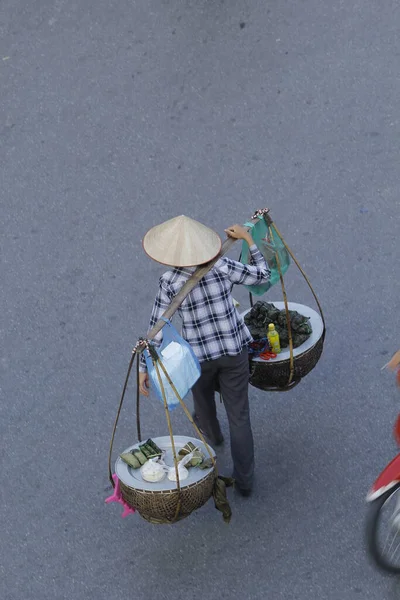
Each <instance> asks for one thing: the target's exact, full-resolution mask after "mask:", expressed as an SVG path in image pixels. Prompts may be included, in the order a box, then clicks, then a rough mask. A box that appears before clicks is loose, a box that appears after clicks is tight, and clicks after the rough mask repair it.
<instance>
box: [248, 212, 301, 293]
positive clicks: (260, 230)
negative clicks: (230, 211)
mask: <svg viewBox="0 0 400 600" xmlns="http://www.w3.org/2000/svg"><path fill="white" fill-rule="evenodd" d="M245 225H251V226H252V230H251V235H252V237H253V240H254V243H255V244H256V246H257V248H258V249H259V251H260V252H261V254H262V255H263V256H264V258H265V260H266V262H267V263H268V266H269V268H270V269H271V277H270V279H269V281H267V283H262V284H261V285H246V286H245V287H246V288H247V289H248V290H249V292H250V293H251V294H254V295H255V296H262V295H263V294H265V292H267V291H268V290H269V289H270V288H271V287H272V286H273V285H275V284H276V283H278V281H279V280H280V277H279V270H278V265H277V261H276V252H277V253H278V257H279V266H280V268H281V271H282V275H284V274H285V273H286V271H287V270H288V268H289V265H290V255H289V252H288V251H287V250H286V248H285V245H284V243H283V242H282V239H281V237H280V236H279V234H278V232H277V231H276V229H275V227H274V224H273V223H271V226H270V228H271V234H270V232H269V229H268V225H267V224H266V222H265V221H264V219H263V218H262V217H261V218H260V219H259V220H258V221H257V223H255V224H254V225H253V224H252V223H245ZM240 261H241V262H242V263H243V264H249V261H250V258H249V246H248V244H247V242H243V244H242V253H241V255H240Z"/></svg>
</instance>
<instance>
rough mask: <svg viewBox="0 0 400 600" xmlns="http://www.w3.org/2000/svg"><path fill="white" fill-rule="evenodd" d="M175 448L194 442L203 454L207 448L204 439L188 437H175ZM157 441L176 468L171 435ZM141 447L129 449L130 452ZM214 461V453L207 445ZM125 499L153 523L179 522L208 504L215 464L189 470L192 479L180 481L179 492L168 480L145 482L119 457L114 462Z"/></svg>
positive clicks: (168, 463) (166, 460)
mask: <svg viewBox="0 0 400 600" xmlns="http://www.w3.org/2000/svg"><path fill="white" fill-rule="evenodd" d="M173 438H174V442H175V445H176V448H177V449H178V448H179V447H183V446H184V445H185V444H186V443H187V442H192V443H193V444H194V445H195V446H196V447H197V448H199V449H200V450H201V451H202V452H203V454H204V455H205V456H206V455H207V449H206V447H205V445H204V444H203V442H202V441H201V440H198V439H196V438H192V437H190V438H189V437H187V436H176V435H174V436H173ZM153 440H154V442H155V443H156V444H157V445H158V446H159V448H161V449H162V450H164V451H165V456H164V460H165V463H166V464H167V465H171V466H172V465H173V464H174V459H173V453H172V448H171V440H170V438H169V436H165V437H158V438H153ZM137 446H138V444H135V445H134V446H131V447H130V448H127V450H125V452H129V451H130V450H131V449H132V448H135V447H137ZM208 448H209V450H210V452H211V455H212V456H213V457H214V461H215V462H216V459H215V451H214V450H213V449H212V448H211V447H210V446H208ZM115 473H116V474H117V476H118V479H119V484H120V490H121V495H122V498H123V500H124V501H125V502H126V504H127V505H128V506H129V507H130V508H134V509H135V510H136V511H137V512H138V513H139V514H140V515H141V516H142V517H143V519H145V520H146V521H148V522H149V523H154V524H162V523H165V524H167V523H176V522H177V521H181V520H182V519H184V518H185V517H188V516H189V515H190V514H191V513H192V512H193V511H195V510H197V509H198V508H200V507H201V506H203V504H205V503H206V502H207V501H208V500H209V499H210V497H211V496H212V494H213V488H214V483H215V479H216V477H217V472H216V465H214V466H213V467H211V468H210V469H208V470H205V471H202V470H201V469H198V468H196V467H191V468H190V469H189V477H188V478H187V479H184V480H182V481H181V482H180V491H179V490H178V488H177V484H176V482H172V481H170V480H169V479H168V478H166V479H164V480H163V481H160V482H158V483H149V482H146V481H144V480H143V479H142V477H141V475H140V471H139V470H136V469H131V468H130V467H128V466H127V465H126V463H124V462H123V461H122V460H121V459H120V458H118V459H117V461H116V463H115Z"/></svg>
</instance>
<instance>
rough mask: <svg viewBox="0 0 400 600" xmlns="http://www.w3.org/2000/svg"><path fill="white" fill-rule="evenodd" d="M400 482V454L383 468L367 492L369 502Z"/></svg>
mask: <svg viewBox="0 0 400 600" xmlns="http://www.w3.org/2000/svg"><path fill="white" fill-rule="evenodd" d="M398 483H400V454H398V455H397V456H395V458H394V459H393V460H392V461H391V462H390V463H389V464H388V465H387V466H386V467H385V468H384V469H383V471H382V473H381V474H380V475H379V476H378V478H377V479H376V481H375V483H374V484H373V486H372V487H371V489H370V490H369V492H368V494H367V498H366V500H367V502H373V501H374V500H376V499H377V498H379V497H380V496H382V495H383V494H385V493H386V492H387V491H388V490H390V489H391V488H393V487H394V486H395V485H397V484H398Z"/></svg>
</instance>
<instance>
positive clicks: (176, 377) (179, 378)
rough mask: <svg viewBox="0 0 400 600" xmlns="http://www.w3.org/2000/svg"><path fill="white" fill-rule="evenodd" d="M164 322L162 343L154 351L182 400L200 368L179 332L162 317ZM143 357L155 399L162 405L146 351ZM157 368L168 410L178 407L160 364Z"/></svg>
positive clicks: (198, 374) (151, 362)
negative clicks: (155, 395) (156, 397)
mask: <svg viewBox="0 0 400 600" xmlns="http://www.w3.org/2000/svg"><path fill="white" fill-rule="evenodd" d="M164 321H165V322H166V325H164V327H163V330H162V333H163V339H162V343H161V346H160V347H159V348H156V349H155V350H156V352H157V354H158V357H159V359H160V360H161V361H162V363H163V365H164V367H165V369H166V371H167V373H168V375H169V376H170V378H171V380H172V382H173V384H174V386H175V387H176V390H177V392H178V394H179V395H180V397H181V398H182V400H183V399H184V398H185V397H186V396H187V395H188V393H189V391H190V390H191V389H192V387H193V386H194V384H195V383H196V381H197V380H198V378H199V377H200V375H201V367H200V363H199V361H198V358H197V356H196V355H195V353H194V352H193V349H192V347H191V346H190V344H189V343H188V342H187V341H186V340H184V339H183V338H182V337H181V336H180V335H179V333H178V332H177V331H176V329H175V327H174V326H173V325H172V324H171V322H170V321H169V320H168V319H164ZM144 356H145V360H146V365H147V371H148V374H149V377H150V380H151V382H152V384H153V388H154V390H155V392H156V394H157V396H158V398H159V399H160V400H161V402H162V403H163V404H164V400H163V396H162V392H161V387H160V382H159V380H158V376H157V371H156V369H155V366H154V365H153V361H152V358H151V356H150V353H149V351H148V350H145V351H144ZM158 370H159V372H160V377H161V381H162V384H163V386H164V392H165V397H166V400H167V405H168V410H172V409H174V408H176V406H178V404H179V400H178V398H177V397H176V394H175V392H174V390H173V389H172V387H171V385H170V384H169V382H168V379H167V378H166V376H165V374H164V371H163V370H162V368H161V366H158Z"/></svg>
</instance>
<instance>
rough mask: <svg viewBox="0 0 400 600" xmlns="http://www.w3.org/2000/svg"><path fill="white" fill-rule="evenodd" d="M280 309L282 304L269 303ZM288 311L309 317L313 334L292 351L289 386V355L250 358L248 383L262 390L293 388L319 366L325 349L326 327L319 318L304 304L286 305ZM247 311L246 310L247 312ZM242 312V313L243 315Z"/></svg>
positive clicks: (287, 352) (283, 353) (282, 353)
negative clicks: (263, 358) (292, 367)
mask: <svg viewBox="0 0 400 600" xmlns="http://www.w3.org/2000/svg"><path fill="white" fill-rule="evenodd" d="M272 304H274V305H275V306H276V307H277V308H279V310H281V309H283V308H284V306H285V304H284V302H272ZM288 308H289V310H297V311H298V312H299V313H301V314H302V315H304V316H306V317H310V322H311V326H312V329H313V333H312V335H311V336H310V338H309V339H308V340H307V342H305V343H304V344H302V345H301V346H299V347H298V348H295V349H294V351H293V366H294V370H293V375H292V378H291V381H290V383H289V384H288V382H289V379H290V352H289V350H285V351H283V352H281V354H279V355H278V356H277V358H275V359H270V360H268V361H265V360H262V359H260V358H255V359H252V358H251V357H250V379H249V381H250V384H251V385H252V386H254V387H256V388H258V389H260V390H263V391H274V390H276V391H284V390H289V389H292V388H293V387H294V386H295V385H297V384H298V383H299V382H300V381H301V379H302V378H303V377H305V376H306V375H308V373H310V372H311V371H312V370H313V369H314V367H315V366H316V364H317V363H318V361H319V359H320V356H321V354H322V350H323V347H324V338H325V327H324V323H323V320H322V318H321V317H320V315H319V314H318V313H317V312H316V311H314V310H313V309H311V308H309V307H308V306H305V305H303V304H297V303H295V302H288ZM247 312H248V311H246V313H247ZM246 313H243V314H246Z"/></svg>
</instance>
